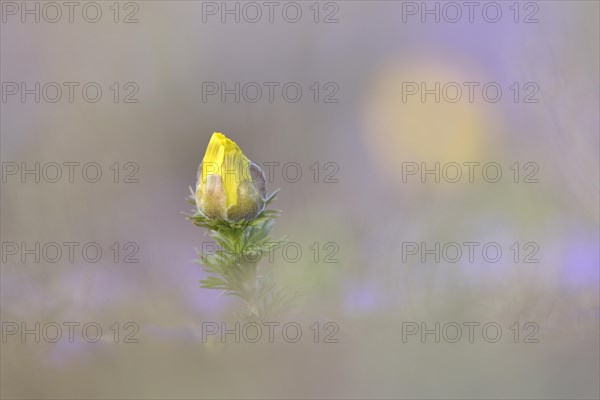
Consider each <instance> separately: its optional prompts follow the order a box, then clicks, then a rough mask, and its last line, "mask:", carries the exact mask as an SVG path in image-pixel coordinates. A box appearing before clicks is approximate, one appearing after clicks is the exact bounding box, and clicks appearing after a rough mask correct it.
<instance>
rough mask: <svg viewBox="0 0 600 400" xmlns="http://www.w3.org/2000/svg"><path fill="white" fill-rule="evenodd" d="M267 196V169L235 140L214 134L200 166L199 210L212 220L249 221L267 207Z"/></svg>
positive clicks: (198, 183) (198, 186)
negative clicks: (243, 150) (265, 171)
mask: <svg viewBox="0 0 600 400" xmlns="http://www.w3.org/2000/svg"><path fill="white" fill-rule="evenodd" d="M266 197H267V190H266V187H265V174H264V172H263V170H262V169H261V168H260V167H259V166H258V165H256V164H255V163H253V162H252V161H250V160H248V158H246V156H245V155H244V153H242V150H241V149H240V148H239V147H238V145H237V144H236V143H235V142H234V141H233V140H231V139H229V138H227V137H225V135H223V134H222V133H219V132H215V133H213V135H212V137H211V138H210V142H209V143H208V147H207V148H206V154H205V155H204V159H203V160H202V164H200V168H199V169H198V182H197V184H196V205H197V206H198V210H199V211H200V212H201V213H202V214H204V215H205V216H206V217H208V218H211V219H223V220H228V221H239V220H242V219H246V220H248V219H253V218H254V217H256V215H257V214H258V213H260V212H261V211H262V210H263V208H264V205H265V200H266Z"/></svg>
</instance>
